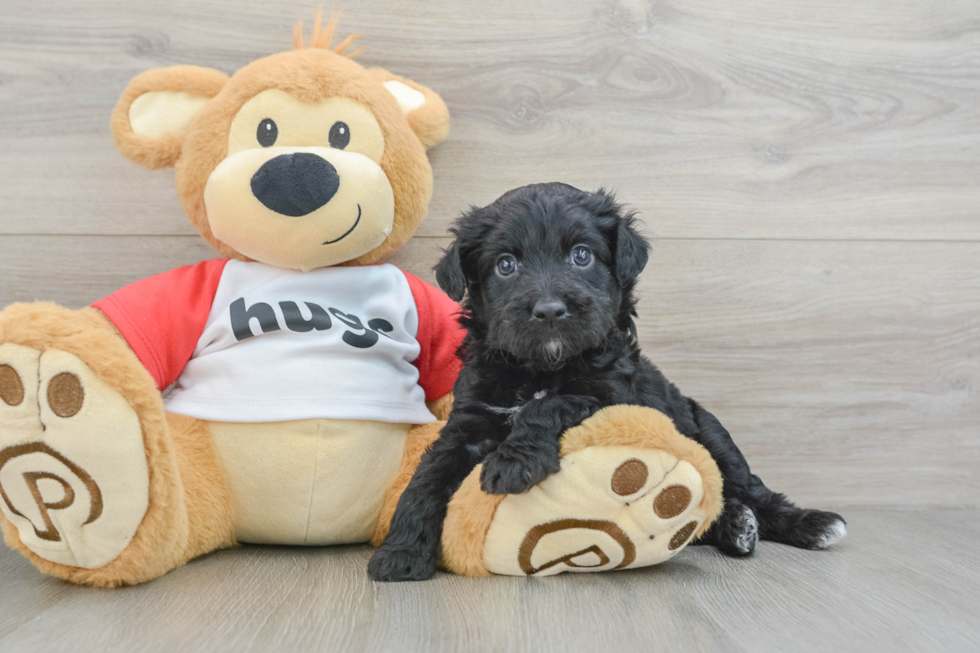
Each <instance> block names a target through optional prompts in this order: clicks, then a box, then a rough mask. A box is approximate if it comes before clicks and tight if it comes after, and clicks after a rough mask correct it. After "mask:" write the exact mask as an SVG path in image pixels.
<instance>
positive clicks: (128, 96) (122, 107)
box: [111, 66, 228, 170]
mask: <svg viewBox="0 0 980 653" xmlns="http://www.w3.org/2000/svg"><path fill="white" fill-rule="evenodd" d="M226 83H228V76H227V75H225V74H224V73H222V72H219V71H217V70H213V69H211V68H201V67H198V66H173V67H171V68H157V69H154V70H148V71H146V72H145V73H142V74H140V75H137V76H136V77H134V78H133V81H131V82H130V83H129V86H127V87H126V90H125V91H123V94H122V97H120V98H119V102H118V103H117V104H116V108H115V110H114V111H113V112H112V124H111V127H112V135H113V137H114V138H115V139H116V148H117V149H118V150H119V152H120V153H121V154H122V155H123V156H124V157H126V158H127V159H129V160H130V161H132V162H133V163H138V164H139V165H141V166H143V167H146V168H150V169H151V170H155V169H156V168H169V167H170V166H173V165H174V164H175V163H176V162H177V159H178V158H179V157H180V148H181V145H182V144H183V142H184V134H185V133H186V131H187V127H188V125H190V123H191V121H192V120H193V119H194V116H196V115H197V114H198V112H199V111H200V110H201V108H202V107H203V106H204V105H205V104H207V102H208V100H210V99H211V98H213V97H214V96H215V95H217V94H218V92H219V91H220V90H221V89H222V88H224V85H225V84H226Z"/></svg>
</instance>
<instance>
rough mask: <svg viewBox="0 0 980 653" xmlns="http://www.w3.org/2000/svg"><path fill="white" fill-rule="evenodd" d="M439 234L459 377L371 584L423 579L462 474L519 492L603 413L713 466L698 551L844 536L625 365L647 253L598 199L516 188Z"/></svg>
mask: <svg viewBox="0 0 980 653" xmlns="http://www.w3.org/2000/svg"><path fill="white" fill-rule="evenodd" d="M452 233H453V234H454V235H455V236H456V241H455V243H454V244H453V245H451V246H450V247H449V249H448V250H447V251H446V253H445V256H444V258H443V259H442V261H440V263H439V265H438V266H437V267H436V277H437V279H438V281H439V285H440V286H442V288H443V290H445V291H446V292H447V293H448V294H449V296H450V297H452V298H453V299H455V300H457V301H459V300H462V299H463V297H464V295H465V297H466V301H465V302H463V317H462V318H461V321H462V324H463V325H464V326H465V327H466V328H467V331H468V333H467V335H466V338H465V339H464V341H463V345H462V347H461V349H460V355H461V357H462V359H463V362H464V367H463V370H462V372H461V373H460V376H459V378H458V380H457V381H456V385H455V387H454V388H453V393H454V395H455V403H454V405H453V409H452V413H451V414H450V416H449V421H448V423H447V424H446V426H445V427H444V428H443V429H442V433H441V435H440V437H439V439H438V440H437V441H436V442H435V443H434V444H433V445H432V448H431V449H430V450H429V451H428V452H426V454H425V455H424V456H423V457H422V460H421V462H420V463H419V466H418V469H417V470H416V472H415V475H414V477H413V478H412V480H411V482H410V483H409V484H408V487H407V488H406V490H405V492H404V494H403V495H402V497H401V499H400V500H399V502H398V507H397V509H396V511H395V515H394V518H393V519H392V522H391V530H390V531H389V533H388V536H387V537H386V538H385V541H384V544H383V545H382V546H381V548H380V549H378V550H377V551H376V552H375V553H374V556H373V557H372V558H371V562H370V564H369V565H368V573H369V574H370V576H371V577H372V578H374V579H375V580H385V581H393V580H421V579H425V578H429V577H431V576H432V574H433V573H434V572H435V568H436V563H437V562H438V559H439V553H440V537H441V533H442V523H443V520H444V518H445V516H446V508H447V505H448V502H449V499H450V498H451V497H452V494H453V492H455V490H456V489H457V487H458V486H459V484H460V483H461V482H462V481H463V479H464V478H465V477H466V476H467V475H468V474H469V473H470V471H472V470H473V468H474V467H475V466H476V465H477V464H479V463H481V462H482V463H483V471H482V474H481V477H480V480H481V484H482V487H483V490H484V491H485V492H488V493H491V494H513V493H520V492H525V491H526V490H528V489H529V488H531V487H532V486H534V485H535V484H537V483H539V482H540V481H542V480H543V479H545V478H546V477H547V476H548V475H549V474H553V473H555V472H557V471H558V470H559V459H558V454H559V438H560V436H561V434H562V433H563V432H564V431H565V430H566V429H568V428H571V427H573V426H575V425H577V424H579V423H580V422H581V421H582V420H584V419H585V418H586V417H588V416H590V415H592V414H593V413H594V412H596V411H597V410H598V409H600V408H602V407H605V406H610V405H613V404H633V405H642V406H649V407H651V408H655V409H657V410H659V411H662V412H663V413H665V414H667V415H668V416H669V417H670V418H671V419H672V420H673V421H674V424H675V425H676V427H677V429H678V430H679V431H680V432H681V433H683V434H684V435H685V436H687V437H689V438H692V439H693V440H696V441H697V442H699V443H701V444H702V445H703V446H704V447H705V448H706V449H707V450H708V451H709V452H710V453H711V455H712V456H713V457H714V459H715V462H716V463H717V464H718V467H719V469H720V470H721V473H722V477H723V480H724V485H723V494H724V500H725V508H724V512H723V513H722V515H721V516H720V517H719V518H718V520H717V521H716V522H715V524H714V525H713V526H712V527H711V528H710V529H709V530H708V531H707V532H706V533H705V534H704V536H703V537H702V538H701V540H700V542H701V543H710V544H715V545H716V546H717V547H718V548H719V549H721V550H722V551H724V552H725V553H728V554H730V555H747V554H749V553H751V552H752V551H753V549H754V548H755V545H756V542H757V541H758V539H759V538H760V537H761V538H762V539H764V540H772V541H775V542H782V543H784V544H790V545H793V546H797V547H802V548H808V549H818V548H823V547H826V546H829V545H830V544H833V543H834V542H836V541H837V540H839V539H840V538H841V537H843V536H844V534H845V528H844V520H843V519H842V518H841V517H840V516H839V515H837V514H835V513H831V512H821V511H817V510H802V509H799V508H797V507H795V506H794V505H793V504H792V503H790V502H789V501H788V500H787V499H786V498H785V497H784V496H783V495H781V494H776V493H774V492H772V491H770V490H769V489H768V488H767V487H766V486H765V485H764V484H763V483H762V480H760V479H759V477H758V476H755V475H754V474H752V472H751V471H750V470H749V465H748V463H747V462H746V461H745V458H744V457H743V456H742V453H741V452H740V451H739V450H738V447H736V446H735V443H734V442H732V439H731V436H729V434H728V431H726V430H725V428H724V427H723V426H722V425H721V424H720V423H719V421H718V420H717V419H716V418H715V416H714V415H712V414H711V413H709V412H708V411H707V410H705V409H704V408H702V407H701V406H700V405H699V404H698V403H697V402H695V401H694V400H693V399H689V398H687V397H685V396H684V395H682V394H681V393H680V391H679V390H678V389H677V388H676V387H675V386H674V385H673V384H672V383H670V382H669V381H668V380H667V379H666V378H665V377H664V375H663V374H661V373H660V371H659V370H658V369H657V368H656V367H655V366H654V365H653V364H652V363H651V362H650V361H649V360H647V359H646V358H645V357H644V356H643V355H642V354H641V353H640V350H639V347H638V345H637V341H636V331H635V326H634V323H633V317H634V316H635V315H636V313H635V310H634V306H635V300H634V297H633V288H634V286H635V284H636V279H637V276H638V275H639V274H640V271H641V270H643V267H644V266H645V265H646V262H647V255H648V249H649V246H648V244H647V243H646V241H644V240H643V238H642V237H641V236H640V235H639V234H638V233H637V232H636V230H635V229H634V227H633V216H632V215H631V214H628V213H624V212H623V211H622V208H621V207H620V206H619V205H618V204H616V202H615V200H614V199H613V197H612V196H611V195H610V194H608V193H606V192H604V191H601V190H600V191H599V192H597V193H586V192H583V191H580V190H578V189H576V188H573V187H571V186H568V185H566V184H560V183H550V184H536V185H532V186H525V187H523V188H518V189H516V190H512V191H510V192H508V193H507V194H505V195H503V196H502V197H501V198H500V199H498V200H497V201H496V202H494V203H493V204H491V205H490V206H487V207H484V208H473V209H471V210H470V211H469V212H468V213H466V214H465V215H463V216H462V217H461V218H460V219H459V220H458V222H457V224H456V227H455V229H453V230H452Z"/></svg>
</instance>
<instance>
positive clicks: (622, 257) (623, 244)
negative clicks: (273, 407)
mask: <svg viewBox="0 0 980 653" xmlns="http://www.w3.org/2000/svg"><path fill="white" fill-rule="evenodd" d="M617 222H618V223H619V224H618V225H617V227H616V276H617V277H619V279H620V280H621V281H625V280H626V279H635V278H636V277H638V276H640V273H641V272H643V268H645V267H646V265H647V260H648V259H649V258H650V244H649V243H648V242H647V241H646V240H645V239H644V238H643V236H641V235H640V233H639V232H638V231H637V230H636V227H635V226H634V223H635V219H634V218H633V216H632V215H629V214H627V215H619V216H618V220H617Z"/></svg>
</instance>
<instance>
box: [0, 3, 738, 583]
mask: <svg viewBox="0 0 980 653" xmlns="http://www.w3.org/2000/svg"><path fill="white" fill-rule="evenodd" d="M335 25H336V19H335V18H332V19H331V21H330V22H329V23H328V24H327V25H326V26H325V28H323V29H321V24H320V20H319V17H318V18H317V24H316V28H315V31H314V34H313V39H312V41H311V42H310V44H309V47H304V42H303V35H302V29H301V26H297V30H296V36H295V43H294V46H295V47H294V49H292V50H290V51H287V52H283V53H280V54H275V55H272V56H269V57H266V58H264V59H260V60H258V61H255V62H253V63H251V64H249V65H247V66H245V67H244V68H242V69H241V70H239V71H238V72H237V73H235V74H234V75H232V76H231V77H229V76H227V75H225V74H223V73H221V72H218V71H216V70H212V69H208V68H200V67H196V66H176V67H171V68H163V69H157V70H150V71H148V72H145V73H143V74H141V75H139V76H137V77H136V78H135V79H133V80H132V82H130V84H129V86H128V88H126V90H125V92H124V93H123V94H122V97H121V99H120V100H119V103H118V105H117V106H116V109H115V112H114V113H113V116H112V123H111V128H112V132H113V135H114V137H115V141H116V144H117V146H118V149H119V151H120V152H121V153H122V154H123V156H125V157H127V158H128V159H130V160H131V161H134V162H135V163H138V164H140V165H142V166H145V167H147V168H151V169H156V168H166V167H171V166H173V167H174V168H175V170H176V186H177V193H178V195H179V197H180V201H181V205H182V206H183V209H184V211H185V213H186V214H187V217H188V218H189V219H190V221H191V223H192V224H193V225H194V226H195V227H196V228H197V230H198V232H200V234H201V237H202V238H204V240H205V241H206V242H207V243H208V244H209V245H210V246H211V247H213V248H214V250H215V251H216V252H217V254H218V256H219V258H216V259H214V260H210V261H204V262H202V263H199V264H197V265H192V266H188V267H184V268H179V269H176V270H173V271H171V272H167V273H164V274H161V275H158V276H155V277H151V278H148V279H145V280H142V281H138V282H136V283H134V284H132V285H130V286H127V287H125V288H122V289H121V290H119V291H117V292H115V293H113V294H112V295H110V296H108V297H106V298H104V299H102V300H100V301H97V302H95V303H94V304H93V305H92V306H90V307H87V308H84V309H81V310H78V311H72V310H68V309H65V308H62V307H59V306H56V305H54V304H51V303H43V302H39V303H34V304H14V305H11V306H8V307H7V308H6V309H4V310H3V311H2V312H0V512H2V517H0V525H2V528H3V533H4V538H5V540H6V542H7V544H8V545H9V546H10V547H11V548H13V549H16V550H17V551H20V552H21V553H22V554H23V555H24V556H26V557H27V558H28V560H30V561H31V562H32V563H33V564H34V565H35V566H36V567H37V568H38V569H39V570H40V571H42V572H44V573H46V574H50V575H53V576H57V577H59V578H63V579H66V580H68V581H71V582H73V583H80V584H89V585H95V586H102V587H116V586H120V585H128V584H134V583H141V582H145V581H148V580H151V579H154V578H157V577H159V576H160V575H162V574H164V573H166V572H167V571H169V570H171V569H174V568H176V567H179V566H180V565H182V564H184V563H185V562H187V561H188V560H190V559H192V558H195V557H197V556H200V555H203V554H205V553H208V552H210V551H214V550H217V549H222V548H227V547H232V546H234V545H236V543H239V542H254V543H271V544H292V545H311V546H320V545H328V544H337V543H353V542H368V541H371V542H374V543H375V544H379V543H380V542H381V540H382V539H383V538H384V535H385V533H386V530H387V526H388V523H389V521H390V519H391V516H392V514H393V512H394V509H395V505H396V503H397V501H398V497H399V496H400V493H401V492H402V490H404V488H405V486H406V485H407V483H408V480H409V479H410V478H411V475H412V472H413V470H414V469H415V466H416V465H417V464H418V461H419V458H420V457H421V455H422V453H423V452H424V451H425V449H426V447H427V446H428V445H429V444H430V443H431V442H432V441H433V440H434V439H435V438H436V437H437V436H438V433H439V429H440V427H441V425H442V424H443V423H444V422H443V421H441V420H444V419H445V418H446V416H447V414H448V412H449V410H450V408H451V404H452V394H451V390H452V386H453V383H454V380H455V377H456V375H457V373H458V369H459V367H458V366H459V362H458V359H457V358H456V356H455V351H456V348H457V346H458V345H459V343H460V341H461V338H462V332H461V328H460V327H459V325H458V323H457V319H456V312H457V310H458V307H457V306H456V304H455V303H453V302H452V301H451V300H450V299H449V298H448V297H447V296H446V295H445V294H443V293H442V292H441V291H440V290H438V289H436V288H434V287H432V286H430V285H428V284H427V283H425V282H423V281H421V280H419V279H418V278H416V277H414V276H413V275H411V274H409V273H407V272H404V271H402V270H400V269H398V268H396V267H394V266H393V265H390V264H385V263H383V261H384V259H385V258H386V257H387V256H389V255H391V254H392V253H393V252H395V251H396V250H398V249H399V248H400V247H401V246H402V245H404V244H405V243H406V242H407V241H408V240H409V238H411V237H412V234H413V233H414V232H415V230H416V229H417V228H418V226H419V224H420V223H421V222H422V220H423V219H424V217H425V215H426V212H427V208H428V203H429V200H430V198H431V195H432V170H431V168H430V165H429V162H428V159H427V157H426V149H427V148H430V147H432V146H434V145H436V144H437V143H439V142H440V141H442V140H443V139H445V138H446V136H447V135H448V132H449V114H448V111H447V109H446V105H445V104H444V103H443V101H442V100H441V99H440V97H439V96H438V95H437V94H435V93H434V92H433V91H431V90H429V89H428V88H426V87H424V86H422V85H420V84H417V83H415V82H413V81H410V80H407V79H403V78H401V77H398V76H396V75H393V74H391V73H389V72H388V71H386V70H381V69H365V68H363V67H362V66H360V65H359V64H357V63H356V62H354V61H353V60H352V59H351V55H347V56H345V55H344V53H345V51H346V50H347V49H348V47H349V46H350V45H351V42H352V41H353V40H354V39H355V38H356V37H355V36H351V37H349V38H347V39H346V40H344V41H343V42H342V43H341V44H340V45H339V46H337V47H335V48H331V46H330V41H331V37H332V35H333V31H334V27H335ZM352 54H355V53H352ZM562 453H563V460H562V466H561V471H560V472H559V473H557V474H555V475H553V476H551V477H550V478H548V479H546V480H545V481H544V482H542V483H541V484H540V485H538V486H536V487H535V488H532V489H531V490H530V491H529V492H527V493H525V494H521V495H508V496H490V495H486V494H484V493H483V492H482V491H481V490H480V483H479V472H480V469H479V468H477V469H476V470H475V471H474V472H473V473H472V474H471V475H470V476H469V477H468V478H467V479H466V480H465V482H464V483H463V484H462V485H461V486H460V488H459V489H458V491H457V492H456V493H455V495H454V498H453V500H452V502H451V504H450V507H449V511H448V514H447V517H446V523H445V532H444V536H443V566H444V567H445V568H446V569H448V570H450V571H453V572H456V573H460V574H466V575H471V576H481V575H484V576H485V575H489V574H491V573H498V574H512V575H535V574H536V575H548V574H555V573H559V572H562V571H600V570H606V569H621V568H630V567H639V566H644V565H651V564H656V563H659V562H662V561H664V560H666V559H668V558H670V557H671V556H673V555H674V554H676V553H677V552H678V551H680V550H681V549H683V547H684V546H685V545H686V544H687V543H688V542H689V541H690V540H692V539H693V538H695V537H697V536H698V535H699V534H700V533H701V532H703V531H704V530H705V529H707V527H708V526H709V525H710V524H711V522H712V521H713V520H714V518H715V517H716V516H717V515H718V514H719V512H720V509H721V477H720V475H719V473H718V469H717V467H716V466H715V464H714V461H712V459H711V457H710V456H709V454H708V453H707V451H706V450H704V449H703V448H702V447H701V446H700V445H698V444H696V443H695V442H693V441H691V440H688V439H687V438H684V437H683V436H682V435H680V434H679V433H678V432H677V430H676V429H675V428H674V426H673V424H672V423H671V421H670V420H669V419H668V418H667V417H666V416H664V415H663V414H661V413H658V412H656V411H653V410H650V409H646V408H638V407H626V406H615V407H612V408H609V409H606V410H603V411H601V412H600V413H598V414H596V415H595V416H593V417H592V418H590V419H589V420H587V421H586V422H584V423H583V424H582V425H580V426H579V427H577V428H574V429H571V430H570V431H569V432H567V433H566V434H565V436H564V438H563V444H562Z"/></svg>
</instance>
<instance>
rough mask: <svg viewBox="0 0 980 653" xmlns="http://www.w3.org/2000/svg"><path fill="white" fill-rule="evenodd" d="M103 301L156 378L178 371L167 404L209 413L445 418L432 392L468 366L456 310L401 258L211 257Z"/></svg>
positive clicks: (218, 417) (252, 417) (255, 417)
mask: <svg viewBox="0 0 980 653" xmlns="http://www.w3.org/2000/svg"><path fill="white" fill-rule="evenodd" d="M181 296H183V300H182V299H181ZM209 296H210V299H209ZM96 306H97V307H98V308H99V309H100V310H102V311H103V312H105V313H106V315H107V316H108V317H109V318H110V320H112V321H113V323H114V324H116V326H117V328H119V330H120V332H121V333H122V334H123V336H124V337H125V338H126V339H127V341H128V342H130V344H131V345H132V346H133V349H134V350H135V351H136V353H137V355H138V356H139V357H140V360H141V361H143V363H144V365H146V367H147V369H149V370H150V372H151V373H152V374H153V375H154V377H155V378H156V380H157V384H158V386H160V387H166V385H168V384H169V382H171V381H173V380H174V379H175V380H176V382H175V384H174V387H173V390H172V392H171V393H170V394H169V395H168V396H167V397H166V400H165V401H166V407H167V410H168V411H170V412H174V413H180V414H183V415H189V416H191V417H197V418H200V419H206V420H212V421H223V422H278V421H288V420H298V419H310V418H332V419H357V420H371V421H381V422H393V423H409V424H424V423H428V422H431V421H433V420H434V419H435V417H434V416H433V415H432V413H430V412H429V410H428V409H427V408H426V405H425V402H426V400H427V399H428V400H432V399H436V398H438V397H441V396H442V395H444V394H446V393H447V392H449V390H450V389H451V387H452V383H453V382H454V381H455V377H456V374H457V373H458V369H459V361H458V360H457V359H456V357H455V355H454V353H455V349H456V347H457V346H458V345H459V342H460V340H461V336H462V330H461V329H460V327H459V326H458V324H456V317H455V313H456V312H457V310H458V307H457V306H456V304H455V303H454V302H452V300H450V299H449V298H448V297H446V295H445V294H444V293H442V292H441V291H439V290H437V289H435V288H433V287H432V286H430V285H429V284H426V283H424V282H422V281H420V280H419V279H417V278H415V277H413V276H412V275H409V274H407V273H405V272H403V271H402V270H400V269H398V268H396V267H394V266H392V265H376V266H366V267H336V268H324V269H320V270H314V271H312V272H293V271H288V270H282V269H279V268H274V267H270V266H267V265H264V264H262V263H243V262H241V261H234V260H232V261H225V260H220V261H206V262H204V263H201V264H198V266H189V267H188V268H181V269H179V270H174V271H173V272H170V273H167V274H165V275H160V276H159V277H153V278H151V279H147V280H144V281H142V282H138V283H137V284H133V285H132V286H127V287H126V288H124V289H122V290H120V291H119V292H117V293H115V294H113V295H110V296H109V297H107V298H106V299H104V300H101V301H100V302H97V303H96ZM205 306H206V307H207V312H206V315H205V313H204V307H205ZM148 313H149V314H150V315H149V317H152V320H149V321H148V319H147V318H148V315H147V314H148ZM161 321H162V322H165V323H166V324H167V325H168V326H164V327H161V326H160V322H161ZM151 327H152V328H151ZM195 331H196V332H197V337H196V339H195V341H194V344H193V349H192V350H191V351H190V353H189V355H187V356H186V357H184V355H183V354H181V352H180V350H181V349H184V350H186V349H187V348H188V347H189V345H190V343H191V338H190V336H191V335H193V333H194V332H195ZM148 333H149V335H148ZM173 350H177V351H173ZM181 358H183V364H181ZM178 367H179V369H177V368H178ZM161 384H163V385H161Z"/></svg>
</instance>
